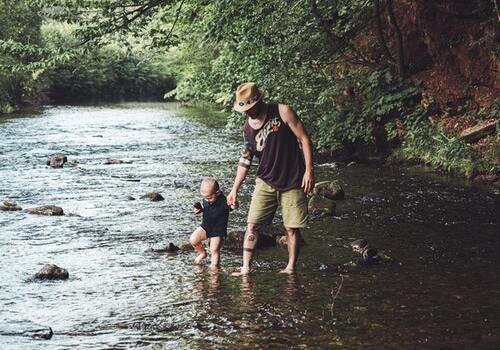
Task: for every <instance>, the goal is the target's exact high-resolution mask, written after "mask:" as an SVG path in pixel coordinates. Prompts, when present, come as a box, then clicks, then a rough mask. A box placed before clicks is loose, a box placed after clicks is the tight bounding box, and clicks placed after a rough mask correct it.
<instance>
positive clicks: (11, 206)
mask: <svg viewBox="0 0 500 350" xmlns="http://www.w3.org/2000/svg"><path fill="white" fill-rule="evenodd" d="M22 209H23V208H21V207H20V206H18V205H17V203H16V202H11V201H3V202H2V203H0V210H3V211H16V210H22Z"/></svg>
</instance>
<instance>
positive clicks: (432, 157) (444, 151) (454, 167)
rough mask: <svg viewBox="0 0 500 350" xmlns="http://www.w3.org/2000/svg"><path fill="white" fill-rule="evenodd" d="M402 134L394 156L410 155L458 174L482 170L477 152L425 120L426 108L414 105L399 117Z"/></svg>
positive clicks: (468, 173)
mask: <svg viewBox="0 0 500 350" xmlns="http://www.w3.org/2000/svg"><path fill="white" fill-rule="evenodd" d="M403 125H404V127H405V129H406V135H405V139H404V142H403V144H402V147H401V148H400V149H399V150H398V151H397V152H396V155H397V156H398V157H401V158H403V159H410V160H411V159H413V160H416V161H418V162H423V163H426V164H430V165H432V166H434V167H436V168H440V169H443V170H445V171H447V172H452V173H456V174H460V175H465V176H471V175H472V174H474V173H476V172H477V171H480V170H484V169H482V167H483V166H484V165H483V164H481V162H480V161H479V154H478V153H477V152H476V151H475V150H474V149H473V148H472V147H471V146H470V145H468V144H467V143H465V142H464V141H462V140H459V139H458V138H456V137H453V136H447V135H445V134H444V133H443V132H441V131H439V130H436V129H435V128H434V127H432V126H431V125H430V124H429V123H427V121H426V112H425V111H424V110H422V109H417V110H416V111H415V112H414V113H412V114H411V115H408V116H407V117H406V119H405V120H404V121H403Z"/></svg>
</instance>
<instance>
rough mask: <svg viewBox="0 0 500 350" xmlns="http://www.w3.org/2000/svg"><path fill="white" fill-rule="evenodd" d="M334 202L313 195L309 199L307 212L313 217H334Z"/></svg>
mask: <svg viewBox="0 0 500 350" xmlns="http://www.w3.org/2000/svg"><path fill="white" fill-rule="evenodd" d="M335 208H336V205H335V202H334V201H333V200H331V199H328V198H325V197H323V196H320V195H318V194H313V195H312V197H311V198H310V199H309V204H308V210H309V214H311V215H313V216H317V215H321V216H333V215H335Z"/></svg>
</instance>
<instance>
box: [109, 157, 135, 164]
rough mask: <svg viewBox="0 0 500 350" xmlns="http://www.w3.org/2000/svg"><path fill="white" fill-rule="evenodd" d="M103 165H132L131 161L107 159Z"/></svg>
mask: <svg viewBox="0 0 500 350" xmlns="http://www.w3.org/2000/svg"><path fill="white" fill-rule="evenodd" d="M102 164H106V165H110V164H132V161H131V160H121V159H110V158H108V159H106V160H104V161H103V162H102Z"/></svg>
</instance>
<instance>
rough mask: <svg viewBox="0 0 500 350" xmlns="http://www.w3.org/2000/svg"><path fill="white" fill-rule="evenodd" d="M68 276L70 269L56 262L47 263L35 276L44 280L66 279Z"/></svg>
mask: <svg viewBox="0 0 500 350" xmlns="http://www.w3.org/2000/svg"><path fill="white" fill-rule="evenodd" d="M68 277H69V273H68V270H66V269H63V268H62V267H59V266H57V265H55V264H47V265H45V266H44V267H42V268H41V269H40V271H38V272H37V273H36V274H35V278H38V279H42V280H65V279H68Z"/></svg>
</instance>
